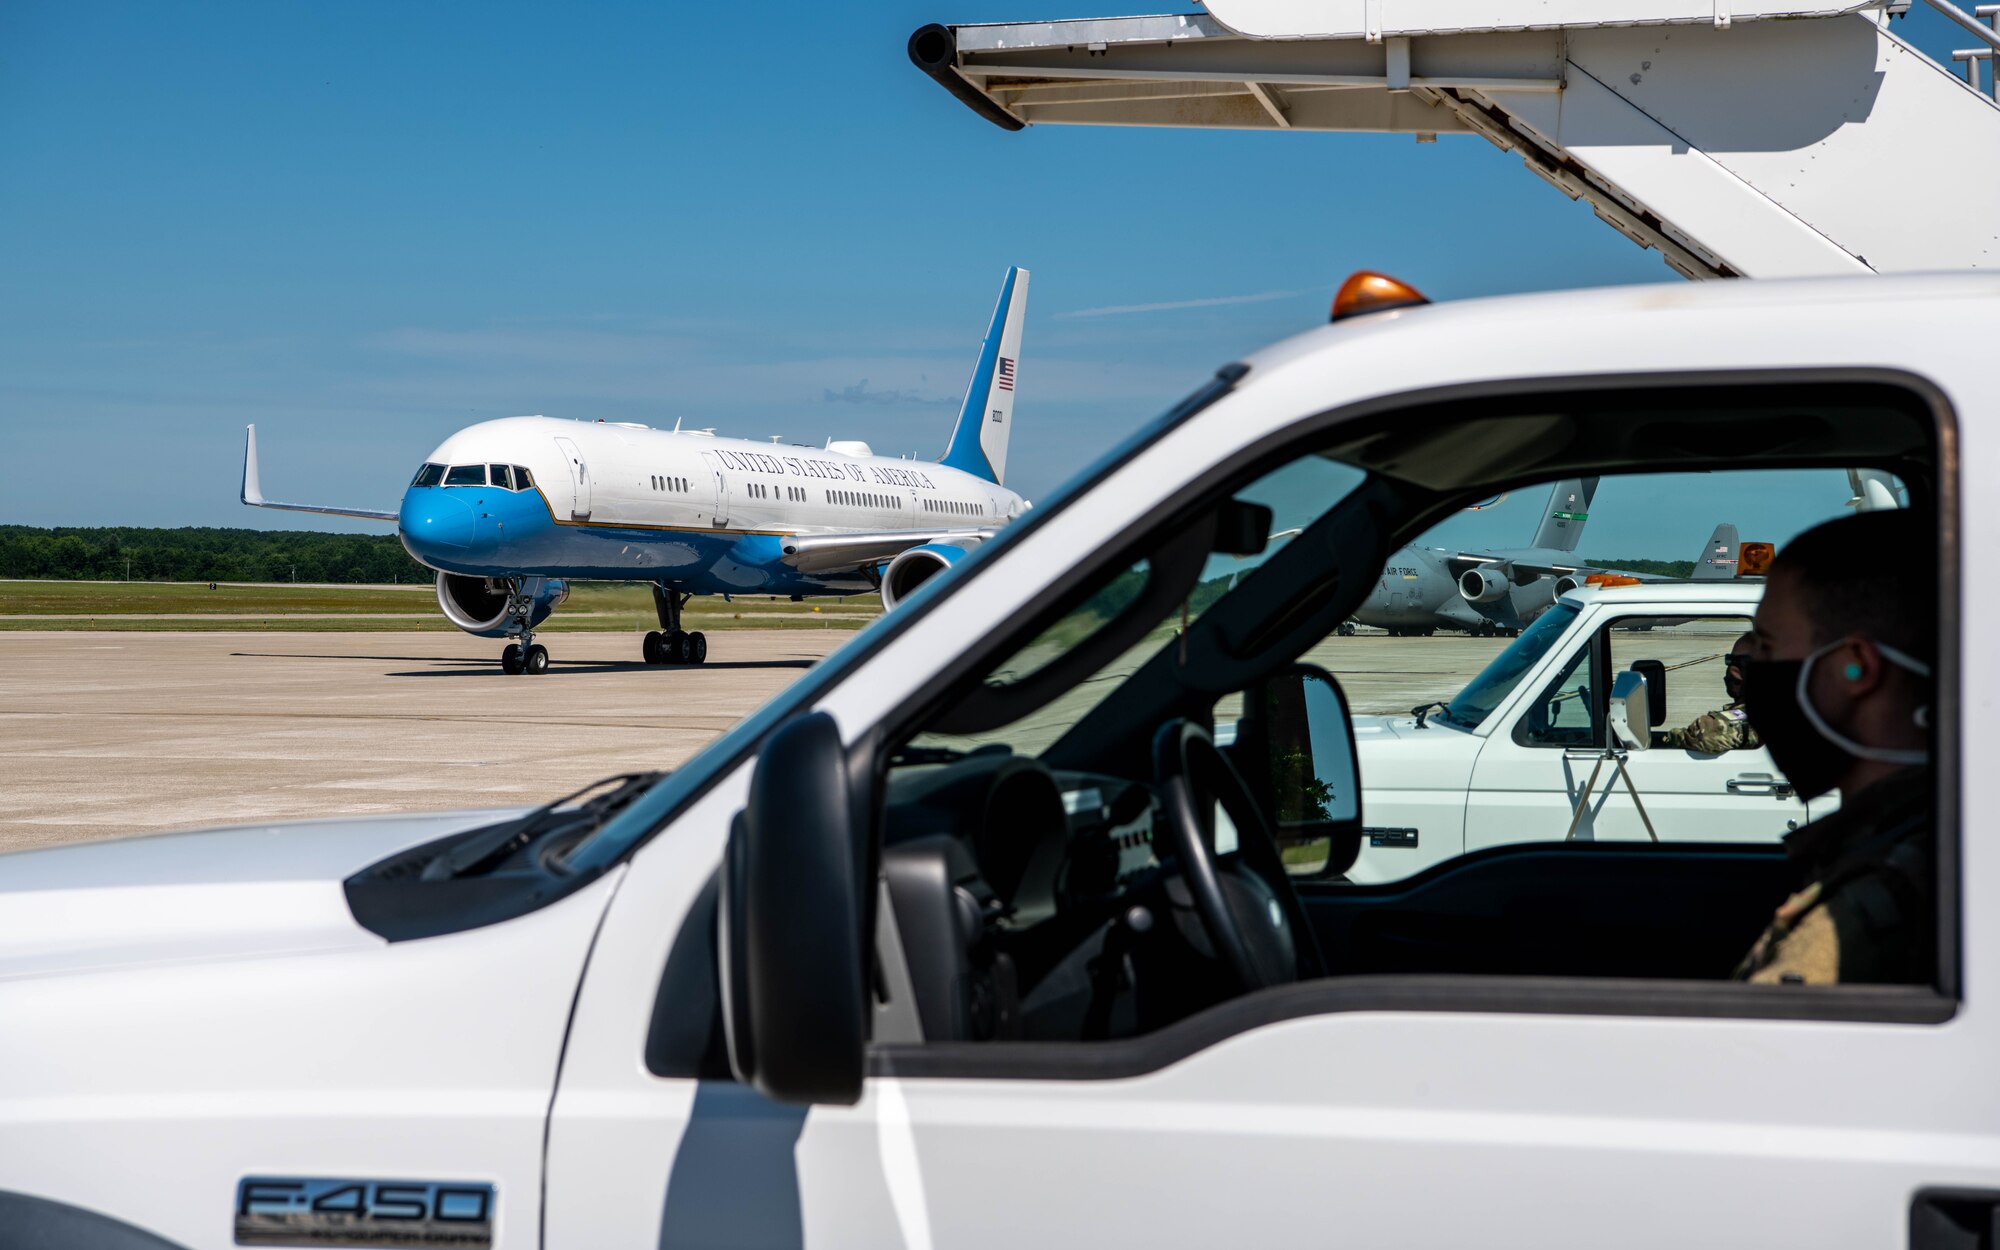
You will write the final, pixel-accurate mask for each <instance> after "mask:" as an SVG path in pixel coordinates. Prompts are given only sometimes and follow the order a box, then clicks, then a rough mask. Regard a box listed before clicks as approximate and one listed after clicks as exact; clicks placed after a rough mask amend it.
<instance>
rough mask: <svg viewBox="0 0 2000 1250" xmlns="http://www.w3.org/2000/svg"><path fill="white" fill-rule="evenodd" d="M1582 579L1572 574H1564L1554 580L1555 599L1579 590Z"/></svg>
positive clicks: (1581, 585)
mask: <svg viewBox="0 0 2000 1250" xmlns="http://www.w3.org/2000/svg"><path fill="white" fill-rule="evenodd" d="M1582 588H1583V579H1582V578H1581V577H1578V576H1577V575H1576V574H1574V573H1565V574H1563V575H1562V576H1561V577H1558V578H1556V598H1558V599H1560V598H1562V597H1563V596H1564V595H1566V594H1568V593H1569V592H1570V591H1572V590H1581V589H1582Z"/></svg>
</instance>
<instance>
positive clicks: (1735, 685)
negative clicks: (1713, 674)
mask: <svg viewBox="0 0 2000 1250" xmlns="http://www.w3.org/2000/svg"><path fill="white" fill-rule="evenodd" d="M1754 638H1755V635H1754V634H1745V635H1743V636H1742V637H1741V638H1738V639H1737V640H1736V645H1735V646H1733V647H1731V648H1730V649H1729V657H1728V658H1727V659H1726V660H1724V661H1723V664H1724V668H1723V670H1722V689H1723V693H1725V694H1727V695H1728V696H1729V702H1728V703H1727V704H1726V705H1724V706H1722V707H1719V708H1717V709H1715V710H1714V711H1713V712H1703V713H1702V714H1701V715H1700V716H1697V717H1695V718H1694V719H1693V720H1691V721H1689V722H1688V723H1687V725H1686V726H1685V727H1684V728H1681V729H1661V730H1657V731H1655V732H1654V734H1653V745H1654V746H1660V747H1682V748H1684V749H1686V750H1689V751H1698V752H1700V753H1702V754H1703V755H1720V754H1722V753H1723V752H1724V751H1745V750H1755V749H1756V748H1757V747H1758V746H1759V745H1761V744H1760V743H1759V741H1758V739H1757V731H1756V729H1754V728H1753V727H1752V726H1751V724H1750V716H1749V713H1747V712H1745V711H1744V710H1743V661H1744V660H1745V659H1747V658H1748V657H1749V655H1750V644H1751V642H1752V641H1753V640H1754Z"/></svg>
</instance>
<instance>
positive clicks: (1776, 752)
mask: <svg viewBox="0 0 2000 1250" xmlns="http://www.w3.org/2000/svg"><path fill="white" fill-rule="evenodd" d="M1840 645H1841V642H1840V641H1835V642H1830V643H1828V644H1826V645H1825V646H1823V647H1821V648H1820V649H1819V650H1817V651H1815V652H1813V653H1812V654H1811V655H1809V656H1807V657H1806V658H1805V659H1803V660H1745V661H1744V662H1743V710H1744V711H1745V712H1747V713H1749V716H1750V724H1751V726H1752V727H1753V728H1755V729H1756V731H1757V736H1758V737H1760V738H1762V739H1763V740H1764V746H1765V747H1766V748H1767V749H1769V751H1770V752H1771V759H1772V760H1773V761H1774V762H1775V763H1776V764H1777V765H1778V768H1779V770H1780V771H1781V772H1783V773H1784V774H1785V778H1786V779H1787V780H1788V781H1790V782H1791V783H1792V786H1793V788H1794V789H1796V790H1797V791H1798V793H1799V797H1800V798H1802V799H1805V800H1807V801H1808V802H1810V801H1811V800H1813V799H1816V798H1818V797H1819V796H1820V795H1822V794H1825V793H1826V792H1827V791H1829V790H1831V789H1833V788H1834V786H1836V785H1838V784H1839V783H1840V775H1841V774H1842V773H1844V772H1846V771H1847V770H1848V768H1849V767H1851V766H1852V765H1853V764H1854V762H1855V761H1857V760H1862V759H1869V760H1879V761H1881V762H1883V763H1886V764H1898V765H1903V766H1909V765H1913V764H1922V763H1924V762H1925V761H1927V760H1928V759H1929V758H1930V757H1929V753H1928V752H1927V751H1923V750H1905V749H1900V748H1893V747H1876V746H1868V745H1866V744H1864V743H1860V742H1856V741H1854V740H1853V739H1852V738H1849V737H1847V736H1846V735H1844V734H1842V733H1841V732H1840V731H1838V730H1836V729H1835V728H1834V727H1833V726H1832V725H1830V724H1828V723H1827V720H1826V717H1825V716H1823V715H1822V714H1821V713H1820V711H1819V709H1818V708H1814V707H1809V706H1807V704H1806V698H1807V695H1806V682H1807V681H1808V680H1809V679H1810V677H1811V669H1812V666H1813V665H1815V664H1817V663H1819V661H1820V660H1821V659H1822V658H1823V657H1824V656H1825V655H1826V653H1827V652H1829V651H1832V650H1833V649H1834V648H1836V647H1838V646H1840ZM1875 649H1876V651H1878V652H1879V653H1880V654H1881V656H1882V658H1883V659H1885V660H1887V661H1889V663H1891V664H1894V665H1896V666H1897V667H1898V668H1903V669H1908V670H1909V671H1910V672H1912V673H1915V674H1917V675H1918V676H1920V677H1929V676H1930V675H1931V669H1930V666H1929V665H1928V664H1925V663H1924V662H1923V661H1921V660H1918V659H1916V658H1915V657H1914V656H1910V655H1906V654H1904V653H1903V652H1901V651H1898V650H1896V648H1894V647H1891V646H1887V645H1885V644H1883V643H1880V642H1878V643H1876V644H1875ZM1929 711H1930V709H1929V708H1928V706H1926V707H1921V708H1918V709H1917V711H1916V713H1915V714H1914V715H1913V716H1912V718H1911V719H1912V720H1913V721H1914V722H1915V724H1916V725H1917V726H1918V727H1919V728H1923V727H1925V726H1927V725H1928V723H1929Z"/></svg>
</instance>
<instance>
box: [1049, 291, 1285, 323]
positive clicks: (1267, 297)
mask: <svg viewBox="0 0 2000 1250" xmlns="http://www.w3.org/2000/svg"><path fill="white" fill-rule="evenodd" d="M1311 293H1312V291H1311V290H1310V289H1307V290H1300V291H1259V292H1258V293H1256V294H1255V295H1216V296H1211V297H1210V298H1208V299H1176V300H1167V301H1166V302H1164V303H1159V304H1112V305H1109V306H1107V307H1104V308H1076V309H1072V310H1070V311H1069V312H1059V313H1057V314H1056V316H1055V319H1056V320H1058V321H1067V320H1070V319H1071V318H1074V317H1122V316H1125V315H1127V314H1129V313H1151V312H1173V311H1175V310H1176V309H1181V308H1220V307H1222V306H1223V305H1225V304H1263V303H1267V302H1269V301H1271V300H1274V299H1291V298H1293V297H1294V296H1298V295H1310V294H1311Z"/></svg>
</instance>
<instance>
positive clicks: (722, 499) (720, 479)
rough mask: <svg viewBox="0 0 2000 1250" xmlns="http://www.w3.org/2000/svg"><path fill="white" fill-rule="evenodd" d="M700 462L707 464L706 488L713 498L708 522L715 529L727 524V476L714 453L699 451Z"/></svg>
mask: <svg viewBox="0 0 2000 1250" xmlns="http://www.w3.org/2000/svg"><path fill="white" fill-rule="evenodd" d="M701 462H702V463H703V464H705V465H707V466H708V489H709V491H710V493H711V496H712V498H713V500H714V503H713V504H712V506H711V509H710V512H709V518H710V521H709V523H710V524H711V525H713V526H715V527H716V528H717V529H721V528H722V527H723V526H725V525H727V524H729V516H730V510H729V478H728V477H727V476H726V475H724V473H723V472H722V463H721V461H719V460H717V459H716V457H715V453H714V452H712V451H705V452H703V453H701Z"/></svg>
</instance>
